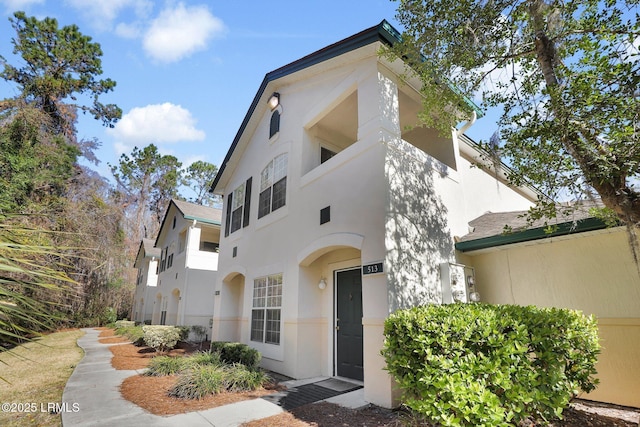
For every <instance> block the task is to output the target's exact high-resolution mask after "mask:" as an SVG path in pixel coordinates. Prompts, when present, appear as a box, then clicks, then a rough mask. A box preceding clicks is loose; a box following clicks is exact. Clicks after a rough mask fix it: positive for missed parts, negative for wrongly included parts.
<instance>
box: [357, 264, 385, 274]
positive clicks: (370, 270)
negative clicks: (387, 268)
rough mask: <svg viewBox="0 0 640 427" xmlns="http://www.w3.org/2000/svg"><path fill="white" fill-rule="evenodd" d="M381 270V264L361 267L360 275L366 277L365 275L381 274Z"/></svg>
mask: <svg viewBox="0 0 640 427" xmlns="http://www.w3.org/2000/svg"><path fill="white" fill-rule="evenodd" d="M382 272H383V269H382V263H381V262H377V263H375V264H367V265H363V266H362V274H363V275H366V274H377V273H382Z"/></svg>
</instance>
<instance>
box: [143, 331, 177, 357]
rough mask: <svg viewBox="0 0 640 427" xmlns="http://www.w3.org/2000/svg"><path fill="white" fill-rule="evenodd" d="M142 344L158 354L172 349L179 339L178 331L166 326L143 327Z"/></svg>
mask: <svg viewBox="0 0 640 427" xmlns="http://www.w3.org/2000/svg"><path fill="white" fill-rule="evenodd" d="M142 331H143V332H144V342H145V344H147V345H148V346H149V347H152V348H154V349H155V350H156V351H157V352H159V353H164V352H165V351H167V350H170V349H172V348H173V347H175V346H176V344H177V343H178V340H179V339H180V329H178V328H176V327H175V326H168V325H144V326H143V327H142Z"/></svg>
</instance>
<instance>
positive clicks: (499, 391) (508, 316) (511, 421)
mask: <svg viewBox="0 0 640 427" xmlns="http://www.w3.org/2000/svg"><path fill="white" fill-rule="evenodd" d="M598 353H599V344H598V336H597V324H596V321H595V319H594V318H592V317H586V316H584V315H582V314H581V313H579V312H576V311H571V310H566V309H544V308H536V307H519V306H499V305H485V304H452V305H430V306H426V307H417V308H413V309H410V310H401V311H398V312H396V313H394V314H393V315H391V316H390V317H389V318H388V319H387V321H386V322H385V345H384V347H383V350H382V354H383V356H384V357H385V360H386V362H387V369H388V370H389V372H390V373H391V374H392V375H393V376H394V378H395V379H396V381H397V382H398V383H399V385H400V386H401V388H402V389H403V390H404V402H405V404H406V405H407V406H408V407H409V408H411V409H412V410H414V411H415V412H417V413H419V414H421V415H423V416H424V417H426V418H427V419H429V420H431V421H434V422H437V423H440V425H443V426H477V425H491V426H511V425H518V423H520V422H523V421H525V420H552V419H555V418H558V417H560V416H561V415H562V411H563V410H564V409H566V408H567V407H568V406H569V402H570V400H571V398H572V397H574V396H575V395H576V394H577V393H578V392H579V391H585V392H588V391H591V390H593V389H594V387H595V385H596V380H595V379H594V377H593V376H594V374H595V363H596V361H597V355H598Z"/></svg>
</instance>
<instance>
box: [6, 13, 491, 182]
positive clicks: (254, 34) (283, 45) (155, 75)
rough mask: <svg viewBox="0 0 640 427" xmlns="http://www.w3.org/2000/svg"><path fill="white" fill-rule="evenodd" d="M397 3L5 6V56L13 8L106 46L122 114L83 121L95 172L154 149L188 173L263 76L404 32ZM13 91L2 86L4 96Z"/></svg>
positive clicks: (221, 138)
mask: <svg viewBox="0 0 640 427" xmlns="http://www.w3.org/2000/svg"><path fill="white" fill-rule="evenodd" d="M397 5H398V3H397V2H394V1H391V0H347V1H345V0H323V1H312V0H306V1H305V0H270V1H258V0H245V1H242V0H240V1H233V2H232V1H225V2H223V1H203V0H184V1H171V0H167V1H152V0H0V13H2V16H1V17H0V55H2V56H4V57H5V58H7V59H8V60H9V61H10V62H12V63H14V64H15V62H14V61H16V60H17V59H16V58H15V57H14V56H13V55H12V53H11V52H12V45H11V38H12V37H13V36H14V35H15V33H14V31H13V29H12V28H11V25H10V22H9V20H8V18H9V17H10V16H12V14H13V12H15V11H16V10H23V11H25V12H26V13H27V15H29V16H36V17H38V18H39V19H42V18H44V17H53V18H56V19H57V20H58V23H59V25H60V26H64V25H69V24H76V25H77V26H78V27H79V28H80V31H81V32H82V33H83V34H85V35H88V36H91V37H92V38H93V41H95V42H97V43H99V44H100V45H101V47H102V50H103V57H102V65H103V75H102V78H107V77H108V78H111V79H112V80H115V81H116V82H117V86H116V88H115V90H114V91H113V92H111V93H109V94H107V95H106V96H105V95H103V96H102V98H101V101H102V102H103V103H115V104H117V105H118V106H120V108H122V110H123V117H122V119H121V120H120V122H119V123H118V124H117V125H116V127H115V128H114V129H106V128H104V127H102V126H101V125H100V123H98V122H97V121H95V120H93V119H92V118H91V117H89V116H81V117H80V119H79V123H78V133H79V137H80V138H84V139H91V138H97V139H98V140H99V141H101V142H102V146H101V148H100V149H99V150H98V151H97V155H98V158H99V159H100V161H101V163H100V164H99V165H98V166H92V167H93V168H94V169H96V170H97V171H98V172H99V173H100V174H101V175H103V176H105V177H109V178H110V177H111V174H110V172H109V168H108V163H111V164H115V163H117V161H118V158H119V157H120V154H122V153H127V154H129V153H130V152H131V150H132V148H133V147H134V146H138V147H140V148H142V147H145V146H147V145H148V144H150V143H154V144H155V145H156V146H158V147H159V149H160V151H161V152H162V153H163V154H172V155H174V156H176V157H177V158H178V160H180V161H181V162H182V163H183V165H184V166H187V165H189V164H190V163H192V162H193V161H195V160H205V161H207V162H211V163H214V164H216V165H218V166H219V165H220V164H221V163H222V160H223V158H224V156H225V154H226V152H227V149H228V148H229V146H230V144H231V142H232V140H233V138H234V136H235V134H236V132H237V130H238V128H239V126H240V123H241V122H242V119H243V118H244V116H245V114H246V112H247V110H248V108H249V105H250V103H251V101H252V99H253V97H254V95H255V94H256V92H257V90H258V88H259V85H260V83H261V81H262V79H263V78H264V76H265V74H266V73H268V72H269V71H272V70H274V69H276V68H279V67H281V66H283V65H285V64H288V63H290V62H292V61H295V60H296V59H299V58H301V57H303V56H305V55H307V54H309V53H312V52H314V51H316V50H318V49H321V48H323V47H325V46H327V45H329V44H331V43H334V42H336V41H339V40H341V39H343V38H346V37H349V36H351V35H353V34H355V33H357V32H359V31H362V30H364V29H366V28H369V27H371V26H374V25H377V24H378V23H379V22H380V21H382V20H383V19H386V20H388V21H389V22H391V24H392V25H393V26H395V27H396V28H397V29H399V30H400V29H401V27H400V26H399V24H398V23H397V21H396V20H395V11H396V8H397ZM14 93H15V88H14V87H12V86H11V85H9V84H8V83H7V82H5V81H0V98H6V97H10V96H12V95H13V94H14ZM487 124H488V123H487ZM472 130H473V128H472ZM476 132H477V131H476ZM469 134H470V136H472V137H475V138H478V139H479V136H476V135H474V132H471V131H470V132H469Z"/></svg>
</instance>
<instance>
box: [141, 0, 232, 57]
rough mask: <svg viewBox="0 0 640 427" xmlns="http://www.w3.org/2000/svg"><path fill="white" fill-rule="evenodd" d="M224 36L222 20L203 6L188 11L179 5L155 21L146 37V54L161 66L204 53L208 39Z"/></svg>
mask: <svg viewBox="0 0 640 427" xmlns="http://www.w3.org/2000/svg"><path fill="white" fill-rule="evenodd" d="M224 32H225V26H224V23H223V22H222V20H220V19H219V18H217V17H215V16H213V15H212V14H211V12H209V9H208V8H207V7H206V6H204V5H201V6H190V7H187V6H185V5H184V3H178V4H177V5H176V6H175V8H167V9H164V10H163V11H162V12H160V15H158V17H157V18H156V19H155V20H153V22H152V23H151V26H150V28H149V29H148V31H147V32H146V34H145V35H144V40H143V46H144V49H145V51H146V52H147V54H148V55H149V56H150V57H152V58H154V59H156V60H157V61H160V62H165V63H170V62H175V61H179V60H180V59H182V58H185V57H188V56H190V55H191V54H193V53H194V52H196V51H199V50H204V49H205V48H206V47H207V43H208V41H209V39H211V38H212V37H215V36H220V35H222V34H223V33H224Z"/></svg>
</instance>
